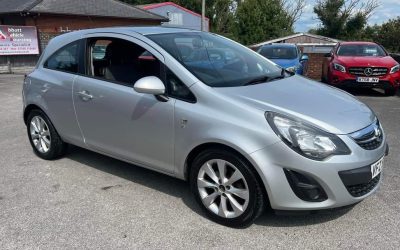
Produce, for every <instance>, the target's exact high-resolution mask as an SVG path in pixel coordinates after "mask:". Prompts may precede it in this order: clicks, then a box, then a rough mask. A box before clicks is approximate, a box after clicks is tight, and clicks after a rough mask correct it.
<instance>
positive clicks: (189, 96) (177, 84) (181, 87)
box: [166, 68, 196, 103]
mask: <svg viewBox="0 0 400 250" xmlns="http://www.w3.org/2000/svg"><path fill="white" fill-rule="evenodd" d="M166 81H167V89H168V96H170V97H173V98H176V99H179V100H182V101H187V102H192V103H194V102H196V97H195V96H194V95H193V93H192V92H191V91H190V90H189V88H188V87H187V86H186V85H185V84H184V83H183V82H182V81H181V80H180V79H179V78H178V77H177V76H176V75H175V74H174V73H173V72H172V71H171V70H170V69H168V68H167V69H166Z"/></svg>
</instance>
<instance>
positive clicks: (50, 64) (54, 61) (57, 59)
mask: <svg viewBox="0 0 400 250" xmlns="http://www.w3.org/2000/svg"><path fill="white" fill-rule="evenodd" d="M78 47H79V46H78V42H74V43H71V44H68V45H67V46H65V47H63V48H61V49H60V50H58V51H57V52H55V53H54V54H53V55H52V56H51V57H50V58H49V59H48V60H47V61H46V63H45V65H44V66H45V67H46V68H48V69H54V70H61V71H66V72H70V73H78V57H79V56H78Z"/></svg>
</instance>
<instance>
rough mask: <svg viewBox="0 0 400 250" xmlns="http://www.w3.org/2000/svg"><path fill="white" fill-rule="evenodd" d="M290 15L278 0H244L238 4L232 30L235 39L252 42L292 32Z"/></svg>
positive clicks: (244, 42)
mask: <svg viewBox="0 0 400 250" xmlns="http://www.w3.org/2000/svg"><path fill="white" fill-rule="evenodd" d="M290 23H291V17H290V16H289V13H288V12H287V11H285V9H284V4H283V2H282V1H280V0H246V1H244V2H242V3H240V4H239V6H238V8H237V11H236V15H235V21H234V22H233V23H232V25H233V27H232V30H233V32H234V36H235V39H236V40H238V41H239V42H241V43H243V44H247V45H249V44H254V43H257V42H262V41H265V40H268V39H272V38H276V37H279V36H283V35H287V34H289V33H292V32H293V27H291V25H290Z"/></svg>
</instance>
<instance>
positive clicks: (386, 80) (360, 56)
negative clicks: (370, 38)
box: [322, 42, 400, 95]
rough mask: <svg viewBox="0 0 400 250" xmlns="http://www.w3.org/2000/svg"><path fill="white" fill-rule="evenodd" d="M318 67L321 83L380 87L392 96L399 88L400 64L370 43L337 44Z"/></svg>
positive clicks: (383, 50)
mask: <svg viewBox="0 0 400 250" xmlns="http://www.w3.org/2000/svg"><path fill="white" fill-rule="evenodd" d="M325 57H327V60H325V61H324V63H323V67H322V81H323V82H326V83H328V84H331V85H334V86H337V87H362V88H381V89H384V90H385V94H386V95H395V94H396V92H397V90H398V88H399V86H400V65H399V63H398V62H396V61H395V60H394V59H393V58H392V57H390V56H389V54H388V53H387V52H386V50H385V49H384V48H383V47H382V46H380V45H378V44H376V43H372V42H341V43H338V44H337V45H336V46H335V48H334V49H333V50H332V52H331V53H328V54H326V55H325Z"/></svg>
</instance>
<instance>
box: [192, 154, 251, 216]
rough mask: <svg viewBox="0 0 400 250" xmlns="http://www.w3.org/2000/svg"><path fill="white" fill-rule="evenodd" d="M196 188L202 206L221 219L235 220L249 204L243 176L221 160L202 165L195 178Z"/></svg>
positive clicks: (236, 169) (246, 186)
mask: <svg viewBox="0 0 400 250" xmlns="http://www.w3.org/2000/svg"><path fill="white" fill-rule="evenodd" d="M197 188H198V191H199V194H200V198H201V200H202V202H203V205H204V206H205V207H207V209H209V210H210V211H211V212H213V213H214V214H216V215H218V216H220V217H223V218H236V217H238V216H240V215H242V214H243V212H244V211H245V210H246V208H247V205H248V204H249V197H250V196H249V188H248V185H247V182H246V179H245V178H244V176H243V174H242V173H241V172H240V171H239V169H238V168H236V167H235V166H234V165H233V164H231V163H229V162H228V161H225V160H222V159H212V160H209V161H207V162H206V163H204V164H203V165H202V166H201V168H200V170H199V173H198V176H197Z"/></svg>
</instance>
